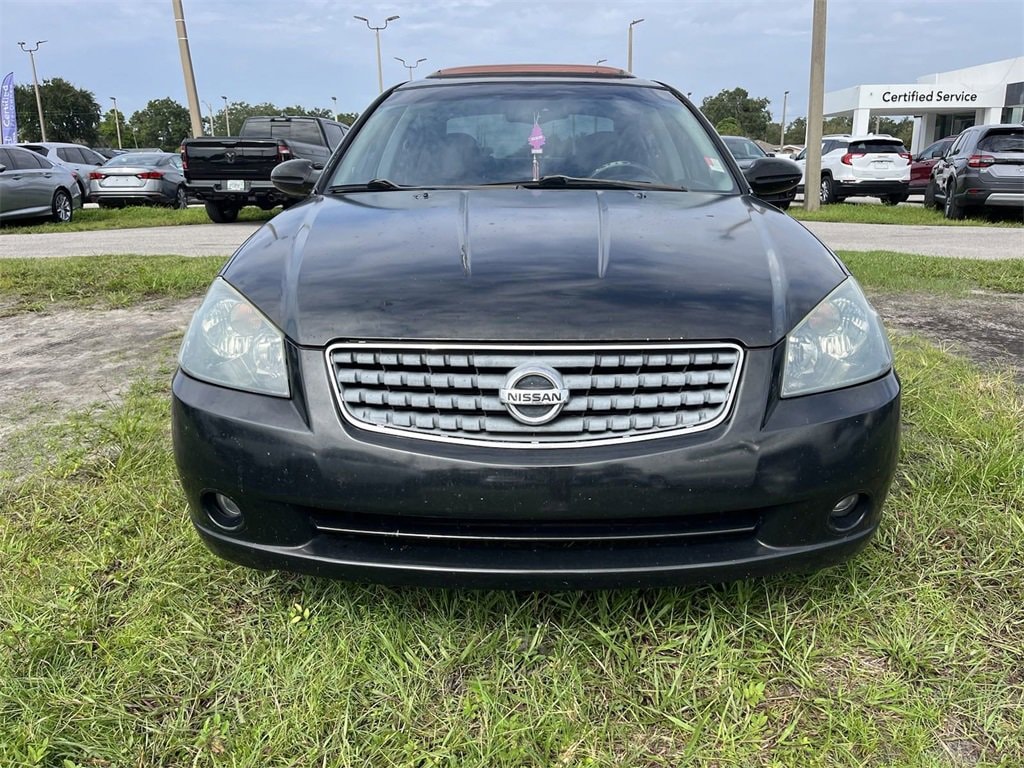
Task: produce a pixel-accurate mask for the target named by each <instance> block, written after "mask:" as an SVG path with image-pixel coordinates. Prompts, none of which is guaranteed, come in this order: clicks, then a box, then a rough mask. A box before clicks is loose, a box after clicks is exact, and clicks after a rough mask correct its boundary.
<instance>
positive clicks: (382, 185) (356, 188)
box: [327, 179, 417, 192]
mask: <svg viewBox="0 0 1024 768" xmlns="http://www.w3.org/2000/svg"><path fill="white" fill-rule="evenodd" d="M392 189H417V187H403V186H402V185H401V184H395V182H393V181H389V180H388V179H370V180H369V181H367V182H366V183H365V184H334V185H333V186H330V187H328V188H327V191H328V192H379V191H383V190H392Z"/></svg>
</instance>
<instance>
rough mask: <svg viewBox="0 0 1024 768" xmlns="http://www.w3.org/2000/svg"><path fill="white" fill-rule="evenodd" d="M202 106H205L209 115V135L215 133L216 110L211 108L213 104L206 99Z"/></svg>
mask: <svg viewBox="0 0 1024 768" xmlns="http://www.w3.org/2000/svg"><path fill="white" fill-rule="evenodd" d="M203 106H204V107H206V114H207V115H209V117H210V135H211V136H216V135H217V112H216V111H215V110H214V109H213V105H212V104H210V102H208V101H204V102H203Z"/></svg>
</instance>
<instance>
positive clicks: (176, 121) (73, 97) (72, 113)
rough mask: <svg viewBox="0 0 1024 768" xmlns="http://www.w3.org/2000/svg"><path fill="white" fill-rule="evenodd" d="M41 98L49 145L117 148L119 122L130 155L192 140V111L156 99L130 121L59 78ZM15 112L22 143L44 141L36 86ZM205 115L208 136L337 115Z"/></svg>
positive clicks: (258, 108) (351, 116) (244, 109)
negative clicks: (279, 120)
mask: <svg viewBox="0 0 1024 768" xmlns="http://www.w3.org/2000/svg"><path fill="white" fill-rule="evenodd" d="M39 96H40V99H41V100H42V102H43V119H45V120H46V138H47V140H48V141H67V142H72V143H75V144H85V145H87V146H91V147H116V146H117V129H118V125H117V122H118V121H119V122H120V128H121V145H122V146H123V147H124V148H125V149H132V148H135V147H160V148H161V149H164V150H167V151H170V152H174V151H177V149H178V146H179V145H180V144H181V140H182V139H184V138H186V137H187V136H189V135H191V132H192V123H191V120H190V118H189V113H188V109H187V108H186V107H184V106H183V105H181V104H180V103H178V102H177V101H175V100H174V99H172V98H170V97H167V98H163V99H152V100H151V101H149V102H148V103H147V104H146V106H145V107H143V108H142V109H140V110H138V111H136V112H133V113H132V114H131V115H130V116H129V115H125V113H124V112H122V111H120V110H118V112H117V118H116V120H115V116H114V110H113V109H108V110H107V111H106V112H103V111H102V108H101V107H100V105H99V103H98V102H97V101H96V96H95V95H94V94H93V93H92V92H91V91H88V90H85V89H84V88H77V87H75V86H74V85H73V84H72V83H69V82H68V81H67V80H64V79H63V78H60V77H55V78H52V79H50V80H44V81H43V82H42V83H40V84H39ZM14 107H15V112H16V114H17V116H18V141H40V140H41V139H42V134H41V132H40V130H39V113H38V111H37V109H36V97H35V91H34V89H33V87H32V86H31V85H17V86H15V87H14ZM206 111H207V110H203V112H204V114H203V132H204V134H206V135H208V136H209V135H222V136H223V135H226V128H227V127H228V125H230V127H231V129H232V131H234V132H236V133H237V131H238V129H239V128H240V127H241V126H242V122H243V121H244V120H245V118H247V117H249V116H250V115H316V116H318V117H328V118H334V113H332V112H331V110H329V109H324V108H322V107H316V108H312V109H310V108H307V107H303V106H301V105H298V104H296V105H293V106H289V107H279V106H277V105H275V104H271V103H270V102H263V103H261V104H249V103H247V102H244V101H235V102H229V103H228V109H227V120H225V115H224V109H223V106H222V107H221V109H220V110H217V111H214V113H213V114H206ZM339 118H340V119H341V122H343V123H348V124H349V125H351V124H352V122H353V121H354V120H355V118H356V114H355V113H354V112H345V113H342V114H341V115H339Z"/></svg>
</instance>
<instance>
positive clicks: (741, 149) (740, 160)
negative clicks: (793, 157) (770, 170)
mask: <svg viewBox="0 0 1024 768" xmlns="http://www.w3.org/2000/svg"><path fill="white" fill-rule="evenodd" d="M722 141H724V142H725V146H727V147H728V148H729V152H731V153H732V156H733V157H734V158H735V159H736V164H737V165H738V166H739V167H740V170H744V171H745V170H746V169H747V168H749V167H750V166H751V165H753V164H754V162H756V161H757V160H760V159H761V158H762V157H774V156H775V155H770V154H769V153H767V152H765V151H764V150H763V149H761V147H759V146H758V145H757V143H756V142H755V141H753V140H752V139H748V138H747V137H746V136H723V137H722ZM794 165H795V166H796V164H795V163H794ZM796 173H802V171H801V169H800V167H799V166H796ZM795 197H796V187H793V188H792V189H791V190H789V191H787V192H783V193H781V194H777V195H770V196H769V197H762V198H761V199H762V200H764V201H765V202H766V203H771V204H772V205H774V206H775V207H776V208H780V209H782V210H783V211H784V210H786V209H787V208H789V205H790V203H792V202H793V198H795Z"/></svg>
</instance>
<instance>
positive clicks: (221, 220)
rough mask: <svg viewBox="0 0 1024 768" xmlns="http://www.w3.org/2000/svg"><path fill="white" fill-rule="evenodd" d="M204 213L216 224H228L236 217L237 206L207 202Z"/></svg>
mask: <svg viewBox="0 0 1024 768" xmlns="http://www.w3.org/2000/svg"><path fill="white" fill-rule="evenodd" d="M206 215H207V216H209V217H210V221H213V222H215V223H217V224H230V223H231V222H233V221H235V220H236V219H237V218H238V208H236V207H235V206H233V205H225V204H224V203H207V204H206Z"/></svg>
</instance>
